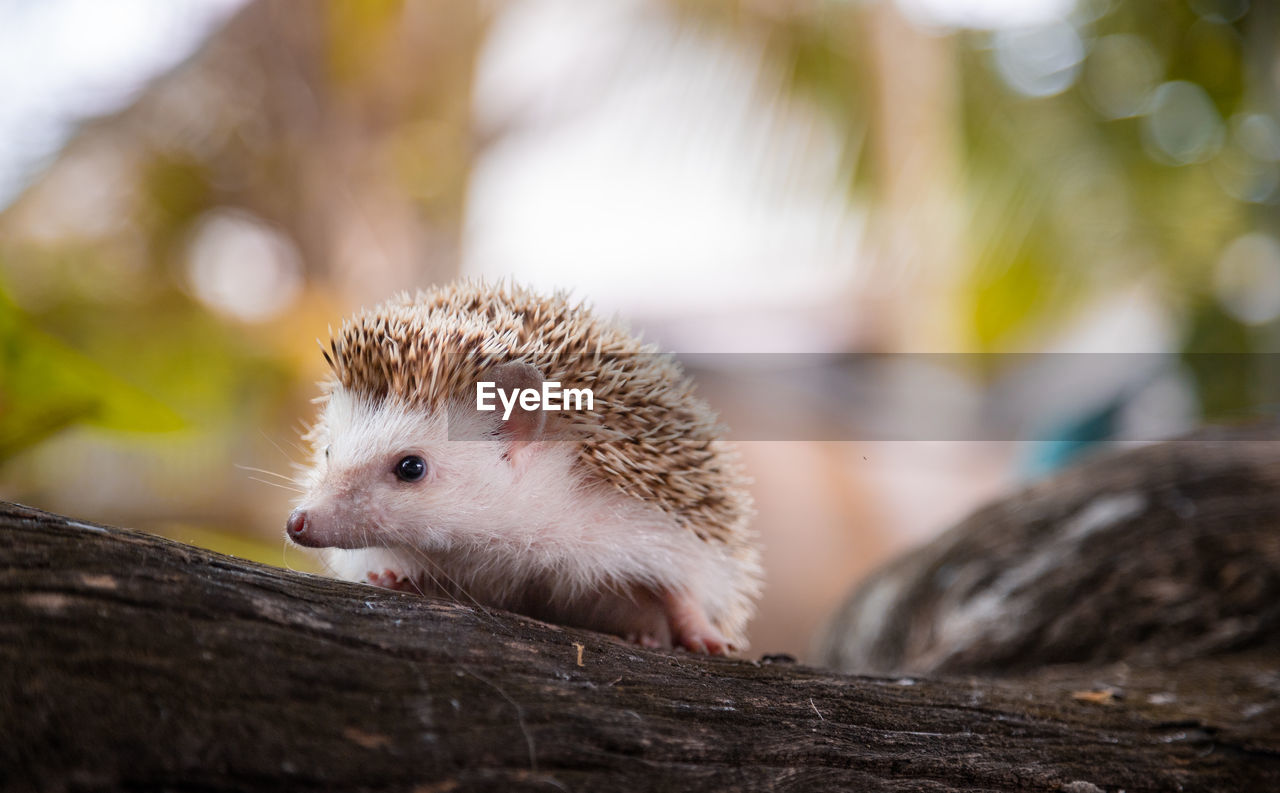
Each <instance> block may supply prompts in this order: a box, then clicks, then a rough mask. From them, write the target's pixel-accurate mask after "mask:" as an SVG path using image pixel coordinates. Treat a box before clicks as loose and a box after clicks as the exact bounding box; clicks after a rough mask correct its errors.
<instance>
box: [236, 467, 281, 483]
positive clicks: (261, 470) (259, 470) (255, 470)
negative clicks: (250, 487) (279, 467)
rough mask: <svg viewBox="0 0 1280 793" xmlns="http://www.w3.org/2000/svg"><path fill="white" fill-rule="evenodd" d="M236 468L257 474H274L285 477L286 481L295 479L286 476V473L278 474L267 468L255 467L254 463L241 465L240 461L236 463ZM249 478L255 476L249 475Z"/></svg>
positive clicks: (279, 477) (276, 476)
mask: <svg viewBox="0 0 1280 793" xmlns="http://www.w3.org/2000/svg"><path fill="white" fill-rule="evenodd" d="M236 468H239V469H240V470H241V471H252V472H253V473H255V474H264V475H266V476H274V477H275V478H277V479H283V480H284V481H286V482H289V483H291V484H292V483H293V481H294V479H293V477H292V476H285V475H284V474H278V473H276V472H275V471H268V470H267V469H266V468H254V467H253V466H252V465H240V464H239V463H237V464H236ZM249 478H250V479H252V478H253V477H249Z"/></svg>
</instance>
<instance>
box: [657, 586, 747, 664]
mask: <svg viewBox="0 0 1280 793" xmlns="http://www.w3.org/2000/svg"><path fill="white" fill-rule="evenodd" d="M662 602H663V605H664V606H665V607H666V611H667V620H668V622H669V623H670V625H671V638H672V641H673V643H674V644H675V645H676V646H678V647H683V648H685V649H686V650H688V651H689V652H691V653H703V654H706V655H728V654H729V653H731V652H734V651H735V650H737V649H738V648H737V647H736V646H735V645H734V644H733V643H732V642H731V641H729V640H728V639H726V638H725V637H724V634H722V633H720V631H718V630H716V628H715V626H713V625H712V624H711V620H709V619H707V612H706V611H705V610H704V609H703V608H702V604H701V603H699V602H698V601H697V600H694V598H693V597H692V596H691V595H688V594H674V593H668V594H666V595H664V596H663V599H662Z"/></svg>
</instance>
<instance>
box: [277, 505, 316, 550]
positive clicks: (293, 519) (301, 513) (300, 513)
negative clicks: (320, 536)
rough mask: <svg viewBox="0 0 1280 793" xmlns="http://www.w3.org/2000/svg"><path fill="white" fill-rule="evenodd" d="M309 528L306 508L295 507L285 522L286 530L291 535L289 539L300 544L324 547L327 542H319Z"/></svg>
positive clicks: (309, 546) (310, 546)
mask: <svg viewBox="0 0 1280 793" xmlns="http://www.w3.org/2000/svg"><path fill="white" fill-rule="evenodd" d="M309 528H310V526H309V525H308V521H307V512H306V510H303V509H295V510H294V511H293V512H292V513H290V515H289V522H288V523H287V524H285V528H284V532H285V534H287V535H289V539H291V540H293V541H294V542H296V543H297V544H299V545H305V546H306V547H308V548H323V547H324V545H325V544H324V543H321V542H317V541H316V539H315V538H314V537H313V536H311V533H310V532H309V531H308V529H309Z"/></svg>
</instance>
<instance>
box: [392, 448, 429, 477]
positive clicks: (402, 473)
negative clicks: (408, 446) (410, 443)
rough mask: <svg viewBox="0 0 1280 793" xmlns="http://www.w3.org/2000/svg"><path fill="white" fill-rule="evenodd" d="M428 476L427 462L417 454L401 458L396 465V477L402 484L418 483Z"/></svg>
mask: <svg viewBox="0 0 1280 793" xmlns="http://www.w3.org/2000/svg"><path fill="white" fill-rule="evenodd" d="M426 475H427V461H426V460H424V459H422V458H421V457H419V456H418V455H416V454H411V455H409V456H408V457H402V458H400V462H398V463H396V476H398V477H400V481H402V482H416V481H418V480H419V479H421V478H422V477H424V476H426Z"/></svg>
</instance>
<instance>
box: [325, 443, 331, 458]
mask: <svg viewBox="0 0 1280 793" xmlns="http://www.w3.org/2000/svg"><path fill="white" fill-rule="evenodd" d="M332 448H333V447H332V446H326V447H324V459H326V460H328V459H329V450H330V449H332Z"/></svg>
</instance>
